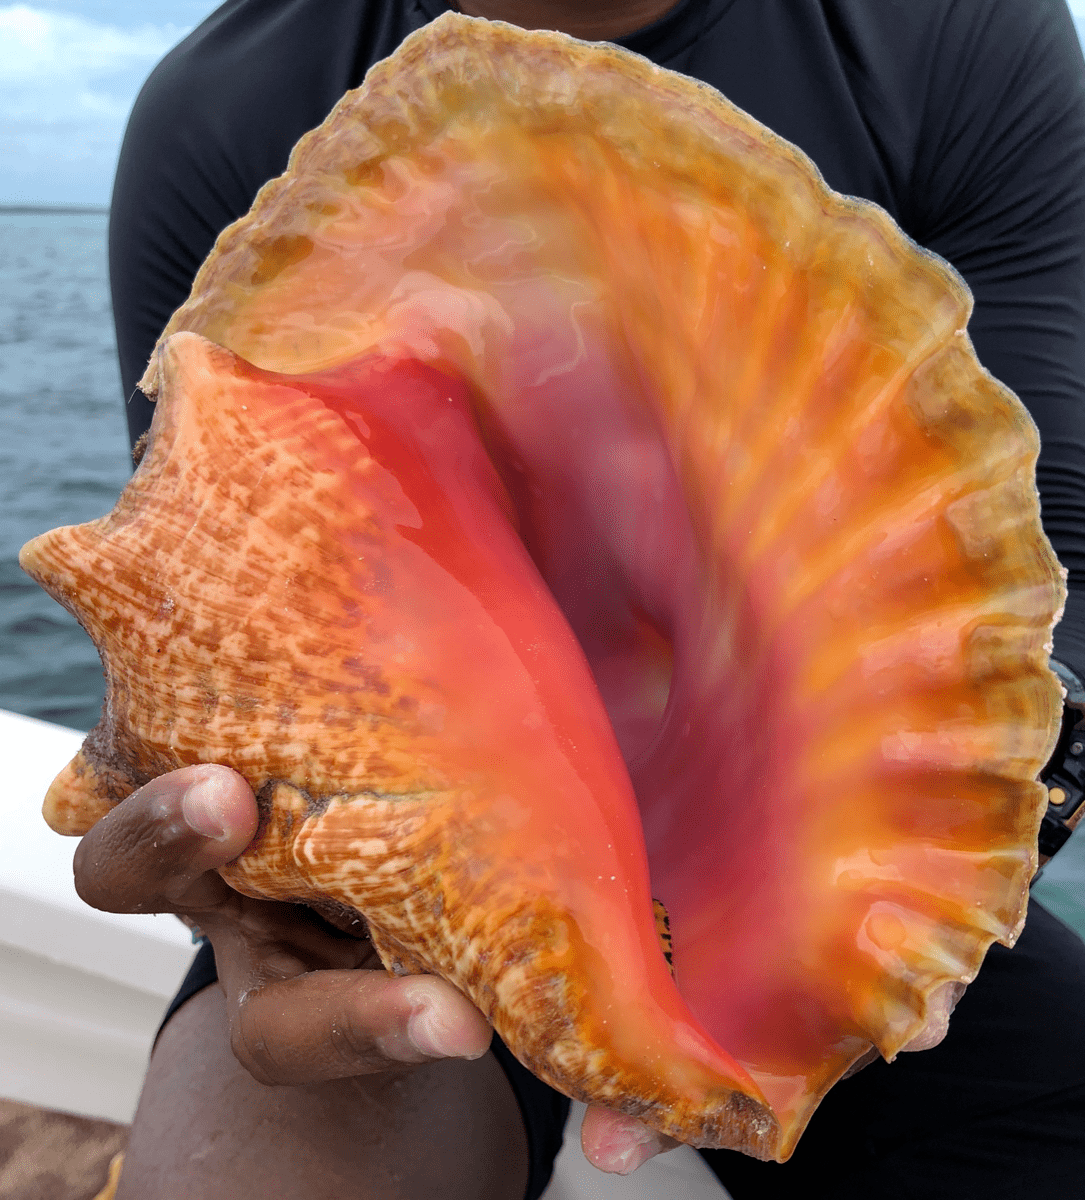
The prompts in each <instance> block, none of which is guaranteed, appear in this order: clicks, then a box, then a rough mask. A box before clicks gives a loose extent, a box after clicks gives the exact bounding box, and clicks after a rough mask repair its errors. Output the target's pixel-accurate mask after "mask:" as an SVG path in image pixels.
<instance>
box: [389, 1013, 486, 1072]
mask: <svg viewBox="0 0 1085 1200" xmlns="http://www.w3.org/2000/svg"><path fill="white" fill-rule="evenodd" d="M407 1037H408V1038H409V1039H410V1043H411V1045H412V1046H413V1047H414V1048H415V1049H416V1050H417V1051H418V1052H419V1054H425V1055H426V1056H427V1057H429V1058H472V1059H473V1058H481V1057H482V1055H483V1054H485V1053H486V1050H485V1049H483V1050H482V1051H480V1052H479V1053H475V1052H474V1051H471V1052H465V1051H464V1049H463V1047H462V1046H458V1045H456V1039H455V1037H454V1034H453V1031H452V1030H451V1029H450V1028H449V1027H448V1026H447V1025H446V1024H445V1023H444V1022H443V1021H442V1020H441V1018H440V1016H439V1014H438V1012H437V1010H436V1008H435V1007H434V1006H433V1005H432V1004H430V1003H429V1002H428V1001H423V1002H422V1003H421V1004H420V1005H419V1006H418V1007H417V1008H416V1009H415V1010H414V1011H413V1012H412V1013H411V1015H410V1017H408V1019H407Z"/></svg>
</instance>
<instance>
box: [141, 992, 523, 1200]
mask: <svg viewBox="0 0 1085 1200" xmlns="http://www.w3.org/2000/svg"><path fill="white" fill-rule="evenodd" d="M526 1179H527V1143H526V1138H525V1135H524V1130H523V1127H522V1124H521V1120H520V1115H519V1109H518V1107H517V1104H516V1100H515V1097H514V1096H513V1093H512V1089H511V1087H510V1086H509V1083H508V1080H507V1079H506V1078H505V1075H504V1073H503V1071H502V1070H501V1068H500V1066H499V1065H498V1063H497V1061H496V1060H495V1059H494V1058H493V1056H492V1055H489V1054H488V1055H486V1056H485V1057H484V1058H481V1059H478V1060H476V1061H474V1062H467V1061H463V1060H460V1059H456V1060H448V1061H444V1062H437V1063H433V1064H429V1065H425V1066H421V1067H414V1068H413V1069H411V1070H409V1071H403V1072H402V1073H388V1074H380V1075H368V1076H356V1077H353V1078H349V1079H341V1080H333V1081H330V1082H326V1083H318V1084H309V1085H305V1086H300V1087H266V1086H264V1085H263V1084H260V1083H257V1082H256V1081H255V1080H254V1079H253V1078H252V1076H251V1075H249V1074H248V1072H246V1071H245V1070H244V1069H243V1068H242V1067H241V1066H240V1065H239V1064H238V1062H237V1060H236V1059H235V1058H234V1056H233V1054H232V1052H231V1050H230V1045H229V1038H228V1034H227V1028H226V1008H225V999H224V996H223V993H222V991H221V990H220V989H219V988H218V987H209V988H206V989H205V990H204V991H202V992H199V993H198V994H197V995H196V996H194V997H193V998H192V999H191V1000H190V1001H189V1002H188V1003H187V1004H185V1005H184V1006H183V1007H182V1008H181V1009H180V1010H179V1011H178V1012H177V1014H176V1015H175V1016H174V1017H173V1019H172V1020H171V1021H170V1022H169V1024H168V1025H167V1026H166V1028H165V1029H164V1030H163V1032H162V1035H161V1037H160V1038H159V1041H158V1045H157V1047H156V1049H155V1053H154V1056H153V1058H152V1059H151V1065H150V1069H149V1071H148V1074H147V1080H146V1083H145V1085H144V1090H143V1095H142V1097H141V1099H140V1104H139V1110H138V1112H137V1114H136V1120H135V1123H134V1125H133V1128H132V1136H131V1141H130V1143H129V1148H128V1152H127V1154H126V1156H125V1164H124V1171H123V1174H122V1177H121V1184H120V1187H119V1189H118V1192H117V1200H173V1198H174V1197H178V1198H180V1197H184V1198H185V1200H190V1198H191V1197H192V1196H199V1197H200V1198H201V1200H219V1198H220V1197H221V1198H222V1200H226V1198H227V1197H228V1198H229V1200H247V1198H248V1197H253V1198H254V1200H256V1198H259V1200H295V1198H297V1200H325V1198H327V1200H351V1198H353V1197H357V1198H358V1200H363V1198H364V1200H385V1198H391V1197H396V1198H397V1200H401V1198H409V1197H415V1196H417V1197H425V1198H426V1200H431V1198H432V1197H437V1196H439V1197H441V1200H458V1198H460V1197H463V1198H465V1200H466V1198H467V1197H471V1198H472V1200H521V1197H522V1196H523V1195H524V1188H525V1184H526Z"/></svg>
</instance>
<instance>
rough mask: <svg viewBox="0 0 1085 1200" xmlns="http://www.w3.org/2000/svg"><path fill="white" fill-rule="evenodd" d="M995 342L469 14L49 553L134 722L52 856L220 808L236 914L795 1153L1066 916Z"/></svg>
mask: <svg viewBox="0 0 1085 1200" xmlns="http://www.w3.org/2000/svg"><path fill="white" fill-rule="evenodd" d="M970 303H971V302H970V298H969V295H968V292H967V290H966V288H965V287H964V285H963V283H962V282H961V280H960V279H959V278H958V277H957V276H956V275H955V273H954V272H953V271H952V270H951V269H950V268H949V267H948V266H947V265H946V264H944V263H942V262H941V261H940V260H938V259H936V258H934V257H933V256H931V255H929V254H927V253H925V252H923V251H922V250H920V249H919V248H917V247H916V246H915V245H914V244H912V243H911V242H909V241H908V239H907V238H906V237H905V236H904V235H903V234H902V233H901V232H900V230H899V229H897V228H896V227H895V226H894V224H893V222H892V221H891V220H890V218H889V217H888V216H887V215H886V214H885V213H883V212H882V211H881V210H879V209H877V208H875V207H873V206H871V205H869V204H865V203H862V202H858V201H853V200H848V199H845V198H842V197H840V196H838V195H835V194H834V193H832V192H831V191H829V190H828V189H827V188H826V186H825V185H824V183H823V182H822V180H821V179H820V177H819V175H818V173H817V171H816V170H815V168H814V167H813V166H812V164H811V163H810V162H809V161H808V160H807V159H806V158H805V157H804V156H803V155H802V154H801V153H800V152H799V151H798V150H796V149H795V148H794V147H792V146H790V145H788V144H786V143H784V142H782V141H781V140H779V139H778V138H776V137H775V136H774V135H773V134H772V133H770V132H769V131H767V130H766V129H764V128H763V127H761V126H759V125H758V124H757V123H756V122H754V121H753V120H752V119H751V118H749V117H748V116H746V115H745V114H743V113H741V112H739V111H738V110H736V109H735V108H734V107H733V106H731V105H730V104H728V102H727V101H726V100H724V99H723V98H722V97H721V96H719V95H718V94H717V93H715V92H713V91H711V90H710V89H707V88H705V87H703V86H700V85H697V84H695V83H693V82H692V81H690V80H688V79H685V78H683V77H681V76H677V75H674V74H671V73H669V72H666V71H662V70H660V69H658V68H655V67H653V66H652V65H651V64H649V63H647V62H645V61H644V60H642V59H639V58H637V57H635V56H633V55H630V54H628V53H626V52H624V51H621V50H619V49H616V48H614V47H609V46H600V45H589V44H585V43H580V42H576V41H574V40H572V39H569V38H565V37H562V36H560V35H556V34H544V33H524V32H522V31H519V30H516V29H514V28H512V27H510V26H505V25H500V24H493V23H487V22H482V21H474V20H472V19H469V18H464V17H459V16H456V15H448V16H446V17H443V18H441V19H440V20H438V21H436V22H434V23H433V24H432V25H430V26H427V27H426V28H425V29H423V30H421V31H420V32H419V33H417V34H415V35H414V36H412V37H411V38H410V39H408V40H407V41H406V42H405V43H404V44H403V46H402V47H401V49H400V50H399V51H398V52H397V54H396V55H395V56H393V58H391V59H389V60H388V61H386V62H385V63H382V64H380V65H378V66H377V67H375V68H374V69H373V71H371V72H370V74H369V76H368V77H367V80H366V82H365V84H364V86H363V87H362V88H360V89H359V90H358V91H357V92H354V93H351V94H350V95H348V96H346V97H345V98H344V99H343V101H342V102H341V103H340V104H339V106H338V107H337V108H336V110H335V111H334V112H333V113H332V115H331V116H330V117H329V118H328V120H327V121H326V122H325V123H324V125H323V126H321V127H320V128H319V129H318V130H316V131H314V132H313V133H311V134H309V135H307V137H306V138H304V139H303V140H302V141H301V143H299V145H298V147H297V148H296V150H295V152H294V154H293V156H292V158H291V162H290V167H289V169H288V171H287V173H286V174H285V175H284V176H283V177H282V178H280V179H278V180H275V181H274V182H272V183H271V184H269V185H268V186H267V187H266V188H264V190H263V191H262V192H261V193H260V195H259V197H258V198H257V201H256V203H255V205H254V207H253V210H252V212H251V213H250V214H249V215H248V216H247V217H245V218H244V219H242V220H241V221H239V222H238V223H237V224H236V225H234V226H232V227H231V228H230V229H228V230H227V231H226V232H225V233H224V234H223V235H222V236H221V237H220V239H219V241H218V243H217V245H216V247H215V250H214V251H213V253H212V255H211V256H210V258H209V259H208V261H207V263H206V264H205V265H204V267H203V269H202V270H201V272H200V274H199V276H198V278H197V280H196V283H195V285H194V288H193V292H192V295H191V297H190V299H189V300H188V301H187V302H186V304H185V305H184V306H183V307H182V308H181V309H179V310H178V312H177V313H176V314H175V315H174V317H173V319H172V320H171V322H170V324H169V326H168V328H167V330H166V332H165V333H164V335H163V340H162V342H161V343H160V345H159V349H158V351H157V352H156V355H155V358H154V359H153V361H152V363H151V366H150V368H149V370H148V374H147V376H146V377H145V379H144V381H143V386H144V388H145V390H146V391H147V392H148V394H150V395H153V396H156V397H157V408H156V415H155V421H154V426H153V429H152V436H151V441H150V444H149V446H148V449H147V452H146V455H145V458H144V460H143V462H142V464H141V466H140V468H139V470H138V471H137V473H136V475H135V477H134V479H133V481H132V483H131V484H130V485H129V487H128V488H127V489H126V490H125V492H124V494H123V495H122V497H121V499H120V501H119V503H118V505H117V507H116V509H115V510H114V511H113V512H112V513H111V514H109V515H108V516H106V517H104V518H102V519H101V520H100V521H97V522H92V523H90V524H89V525H84V526H79V527H75V528H70V529H65V530H58V531H54V532H53V533H51V534H46V535H44V536H43V537H41V538H39V539H37V540H35V541H34V542H33V543H31V544H30V545H29V546H28V547H27V548H26V549H25V550H24V555H23V562H24V565H25V566H26V568H27V569H28V570H29V571H30V572H31V573H32V574H33V575H34V576H35V577H36V578H37V579H39V580H40V581H41V582H42V584H43V585H44V586H46V587H47V588H48V589H49V590H50V591H51V592H52V593H53V594H54V595H55V596H57V598H58V599H60V600H61V601H62V602H63V603H65V604H67V605H68V606H69V607H70V608H71V609H72V611H73V612H75V613H76V614H77V616H78V617H79V619H80V620H81V621H82V622H83V624H84V625H85V626H86V628H87V629H88V631H89V632H90V634H91V636H92V637H93V638H94V639H95V641H96V643H97V644H98V646H99V648H100V650H101V653H102V658H103V662H104V664H105V669H106V673H107V677H108V683H109V695H108V700H107V705H106V710H105V713H104V714H103V719H102V723H101V724H100V725H99V727H98V728H97V729H96V730H95V731H94V732H93V733H92V734H91V735H90V737H89V738H88V740H87V743H86V745H85V746H84V749H83V751H82V752H81V753H80V755H79V756H77V758H76V759H75V760H74V762H73V763H72V764H71V766H70V767H69V768H67V769H66V771H65V772H64V773H63V774H62V775H61V776H60V777H59V778H58V780H57V782H56V783H55V784H54V786H53V789H52V790H51V792H50V794H49V797H48V798H47V801H46V815H47V817H48V819H49V820H50V822H51V823H52V824H53V825H54V827H56V828H59V829H62V830H63V831H65V832H74V833H78V832H83V831H85V830H86V829H87V828H89V826H90V824H91V823H93V821H94V820H95V819H97V817H98V816H100V815H101V814H102V813H103V812H105V811H107V810H108V808H109V806H110V805H111V804H113V803H115V802H117V801H118V800H120V799H121V798H123V797H124V796H125V795H127V794H128V793H129V792H130V791H131V790H132V789H133V788H135V787H137V786H139V785H140V784H141V783H143V782H145V781H146V780H147V779H149V778H152V777H154V776H155V775H157V774H159V773H161V772H164V771H167V770H169V769H171V768H174V767H177V766H181V765H184V764H187V763H193V762H204V761H211V762H224V763H227V764H229V765H230V766H232V767H235V768H236V769H237V770H239V771H241V772H243V773H244V774H245V776H246V777H247V778H248V779H249V780H250V782H251V783H252V785H253V787H254V788H255V789H256V790H257V792H258V795H259V798H260V801H261V811H262V818H263V819H262V822H261V828H260V832H259V834H258V836H257V839H256V841H255V842H254V843H253V845H252V846H251V847H250V849H249V850H248V851H247V852H246V853H245V854H244V855H243V856H242V857H241V858H240V859H239V860H238V861H237V862H236V863H234V864H232V865H231V867H230V868H228V869H227V870H226V872H225V875H226V877H227V878H228V880H229V881H230V882H231V883H232V884H233V885H234V886H235V887H238V888H239V889H241V890H242V891H246V892H249V893H251V894H254V895H264V896H272V897H277V898H284V899H295V900H302V901H307V902H310V903H314V904H315V905H317V906H318V907H322V909H323V911H326V912H331V911H347V912H353V913H360V914H362V915H363V916H364V917H365V919H366V921H367V922H368V926H369V929H370V931H371V935H372V937H373V939H374V942H375V943H376V945H377V947H378V949H379V950H380V953H381V956H382V958H383V960H384V962H385V964H386V966H388V967H389V969H392V970H396V971H427V972H433V973H437V974H440V975H442V976H444V977H445V978H447V979H449V980H451V981H452V982H454V983H455V984H456V985H457V986H458V987H460V988H461V989H462V990H463V991H464V992H465V993H466V994H467V995H468V996H470V997H471V999H472V1000H473V1001H474V1002H475V1003H476V1004H477V1005H478V1006H479V1007H480V1008H481V1009H482V1011H483V1012H484V1013H485V1014H486V1015H487V1017H488V1018H489V1019H490V1020H491V1021H492V1022H493V1023H494V1025H495V1027H496V1028H497V1029H498V1031H499V1032H500V1033H501V1035H502V1037H503V1038H504V1039H505V1040H506V1042H507V1043H508V1044H509V1046H510V1047H511V1048H512V1050H513V1051H514V1053H516V1054H517V1055H518V1056H519V1057H520V1059H521V1060H522V1061H523V1062H525V1063H526V1064H527V1065H528V1066H529V1067H530V1068H531V1069H532V1070H533V1071H535V1072H536V1073H537V1074H538V1075H540V1076H541V1077H542V1078H544V1079H546V1080H547V1081H548V1082H550V1083H552V1084H553V1085H554V1086H556V1087H558V1088H560V1089H561V1090H562V1091H564V1092H566V1093H567V1094H569V1095H572V1096H576V1097H578V1098H581V1099H585V1100H588V1101H594V1102H597V1103H602V1104H605V1105H609V1106H610V1107H613V1108H616V1109H620V1110H622V1111H625V1112H630V1113H635V1114H637V1115H639V1116H641V1117H642V1118H643V1119H644V1120H645V1121H647V1122H648V1123H649V1124H651V1125H653V1126H655V1127H656V1128H658V1129H660V1130H663V1131H665V1132H667V1133H669V1134H672V1135H673V1136H675V1137H677V1138H679V1139H680V1140H682V1141H686V1142H690V1143H692V1144H694V1145H700V1146H726V1147H733V1148H737V1149H740V1150H743V1151H745V1152H747V1153H751V1154H755V1155H757V1156H759V1157H762V1158H777V1159H784V1158H786V1157H787V1156H788V1155H789V1154H790V1153H791V1151H792V1149H793V1147H794V1145H795V1142H796V1140H797V1139H798V1137H799V1135H800V1134H801V1132H802V1129H803V1127H804V1126H805V1124H806V1122H807V1121H808V1120H809V1117H810V1115H811V1113H812V1112H813V1110H814V1108H815V1107H816V1106H817V1103H818V1102H819V1100H820V1098H821V1097H822V1096H823V1095H824V1094H825V1092H826V1091H827V1090H828V1088H829V1087H831V1086H832V1084H833V1083H834V1082H835V1081H836V1080H837V1079H839V1078H840V1076H841V1075H842V1074H843V1073H844V1072H845V1071H846V1070H847V1069H848V1068H849V1066H851V1065H852V1064H853V1063H855V1062H856V1061H857V1060H858V1059H859V1058H861V1057H862V1056H863V1054H864V1053H866V1052H867V1051H868V1050H869V1048H870V1047H871V1046H875V1047H877V1049H878V1050H879V1051H881V1053H882V1054H883V1055H885V1056H886V1057H887V1058H892V1057H893V1056H894V1055H895V1054H896V1053H897V1052H898V1051H899V1050H900V1049H901V1048H902V1047H903V1046H905V1045H906V1044H907V1043H908V1042H909V1041H910V1040H911V1039H912V1038H914V1037H915V1036H916V1034H917V1033H919V1032H920V1030H922V1029H923V1028H924V1026H925V1024H926V1022H927V1020H928V1017H929V1015H930V1014H929V1012H928V1008H929V1007H930V1006H931V1005H932V1004H933V1003H934V1001H933V1000H932V998H933V997H936V996H938V995H943V994H944V989H945V988H946V986H947V985H952V984H955V983H966V982H968V981H969V980H971V979H972V978H973V977H974V976H975V973H976V971H977V970H978V969H979V967H980V964H981V962H982V959H983V956H984V953H985V952H986V950H987V948H988V946H989V945H990V944H991V943H992V942H993V941H995V940H998V941H1001V942H1004V943H1006V944H1010V943H1012V942H1013V940H1014V938H1015V937H1016V936H1017V933H1018V932H1019V930H1020V927H1021V923H1022V921H1023V918H1024V912H1025V905H1026V900H1027V888H1028V882H1029V880H1030V878H1031V876H1032V874H1033V873H1034V871H1035V866H1036V833H1037V828H1038V825H1039V821H1040V819H1041V816H1042V811H1043V807H1044V804H1045V800H1046V796H1045V791H1044V789H1043V787H1042V786H1041V785H1040V784H1039V783H1038V782H1037V773H1038V771H1039V769H1040V767H1041V766H1042V765H1043V763H1044V762H1045V761H1046V758H1047V756H1048V754H1049V753H1050V750H1051V748H1052V746H1053V743H1054V739H1055V735H1056V733H1057V728H1058V720H1059V713H1060V691H1059V687H1058V685H1057V683H1056V681H1055V680H1054V678H1053V677H1052V675H1051V674H1050V672H1049V671H1048V669H1047V665H1046V662H1047V652H1048V648H1049V642H1050V637H1051V629H1052V625H1053V623H1054V621H1055V620H1056V619H1057V615H1058V613H1059V611H1060V609H1061V605H1062V601H1063V595H1064V593H1063V587H1062V577H1061V571H1060V568H1059V566H1058V564H1057V562H1056V560H1055V558H1054V556H1053V554H1052V552H1051V549H1050V547H1049V545H1048V543H1047V541H1046V539H1045V538H1044V536H1043V533H1042V530H1041V527H1040V523H1039V508H1038V500H1037V495H1036V490H1035V485H1034V479H1033V472H1034V463H1035V457H1036V453H1037V448H1038V442H1037V435H1036V431H1035V429H1034V427H1033V425H1032V423H1031V421H1030V419H1029V417H1028V415H1027V413H1026V412H1025V411H1024V409H1023V408H1022V406H1021V405H1020V403H1019V402H1018V401H1017V400H1016V398H1015V397H1014V396H1013V395H1012V394H1011V393H1010V392H1008V391H1007V390H1006V389H1005V388H1004V387H1002V386H1001V385H1000V384H998V383H997V382H996V381H995V380H993V379H992V378H991V377H990V376H989V375H988V374H987V373H986V372H984V371H983V370H982V368H981V367H980V366H979V364H978V362H977V360H976V358H975V355H974V353H973V351H972V348H971V345H970V343H969V340H968V337H967V333H966V324H967V319H968V314H969V310H970ZM653 897H655V898H656V899H657V900H659V901H661V902H662V904H663V905H664V906H665V908H666V910H667V912H668V913H669V918H670V930H671V934H672V939H673V961H674V977H673V979H672V976H671V974H670V972H669V970H668V966H667V962H666V960H665V959H664V957H663V954H662V952H661V949H660V946H659V941H658V937H657V933H656V926H655V919H654V914H653V905H652V899H653Z"/></svg>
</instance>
